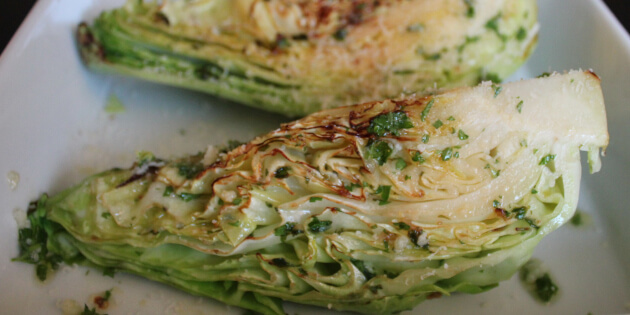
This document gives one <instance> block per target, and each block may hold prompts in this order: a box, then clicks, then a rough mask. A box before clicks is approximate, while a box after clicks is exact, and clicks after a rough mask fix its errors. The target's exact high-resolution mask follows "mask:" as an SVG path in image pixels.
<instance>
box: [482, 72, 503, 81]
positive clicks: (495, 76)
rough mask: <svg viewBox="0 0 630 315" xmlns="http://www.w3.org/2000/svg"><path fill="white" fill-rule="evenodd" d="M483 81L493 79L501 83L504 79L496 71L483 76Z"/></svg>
mask: <svg viewBox="0 0 630 315" xmlns="http://www.w3.org/2000/svg"><path fill="white" fill-rule="evenodd" d="M482 80H483V81H492V82H493V83H501V81H503V80H502V79H501V77H499V75H498V74H496V73H486V74H485V75H484V76H483V77H482Z"/></svg>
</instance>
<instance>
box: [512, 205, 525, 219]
mask: <svg viewBox="0 0 630 315" xmlns="http://www.w3.org/2000/svg"><path fill="white" fill-rule="evenodd" d="M512 213H514V217H515V218H516V219H518V220H523V219H524V218H525V214H527V208H525V207H519V208H515V209H512Z"/></svg>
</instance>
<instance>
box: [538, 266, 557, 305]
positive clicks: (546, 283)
mask: <svg viewBox="0 0 630 315" xmlns="http://www.w3.org/2000/svg"><path fill="white" fill-rule="evenodd" d="M535 283H536V294H537V295H538V297H539V298H540V299H541V300H542V301H543V302H549V301H551V298H552V297H553V296H554V295H556V293H558V286H557V285H556V284H555V283H553V281H552V280H551V277H550V276H549V274H548V273H545V274H544V275H543V276H542V277H540V278H538V279H536V282H535Z"/></svg>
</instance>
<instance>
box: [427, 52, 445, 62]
mask: <svg viewBox="0 0 630 315" xmlns="http://www.w3.org/2000/svg"><path fill="white" fill-rule="evenodd" d="M423 56H424V59H426V60H430V61H436V60H440V59H441V58H442V54H441V53H434V54H425V55H423Z"/></svg>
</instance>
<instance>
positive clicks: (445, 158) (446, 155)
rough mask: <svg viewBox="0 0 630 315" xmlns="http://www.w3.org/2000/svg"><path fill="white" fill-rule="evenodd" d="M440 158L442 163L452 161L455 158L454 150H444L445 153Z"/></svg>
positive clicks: (449, 148)
mask: <svg viewBox="0 0 630 315" xmlns="http://www.w3.org/2000/svg"><path fill="white" fill-rule="evenodd" d="M440 156H441V157H442V161H448V160H450V159H451V158H452V157H453V148H451V147H448V148H446V149H444V151H442V153H441V154H440Z"/></svg>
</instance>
